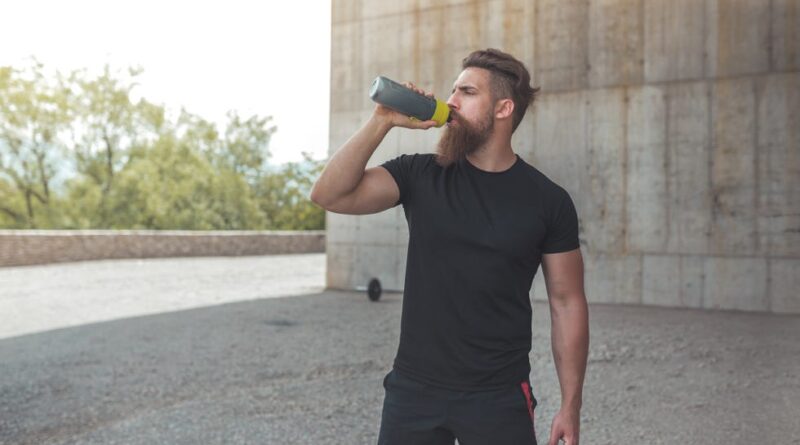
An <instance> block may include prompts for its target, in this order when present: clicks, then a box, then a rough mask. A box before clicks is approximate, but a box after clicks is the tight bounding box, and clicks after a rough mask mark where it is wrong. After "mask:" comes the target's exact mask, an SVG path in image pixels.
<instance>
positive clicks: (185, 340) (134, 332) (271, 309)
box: [0, 255, 800, 445]
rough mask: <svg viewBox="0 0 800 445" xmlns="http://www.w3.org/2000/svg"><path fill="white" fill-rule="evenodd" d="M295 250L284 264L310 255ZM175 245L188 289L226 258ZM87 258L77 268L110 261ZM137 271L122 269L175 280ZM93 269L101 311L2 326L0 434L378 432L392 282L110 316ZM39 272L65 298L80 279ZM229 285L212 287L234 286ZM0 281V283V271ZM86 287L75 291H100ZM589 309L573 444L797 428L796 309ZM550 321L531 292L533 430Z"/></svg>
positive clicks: (799, 365) (113, 439)
mask: <svg viewBox="0 0 800 445" xmlns="http://www.w3.org/2000/svg"><path fill="white" fill-rule="evenodd" d="M297 257H298V258H297V260H298V267H302V266H301V264H305V263H304V262H308V261H309V258H308V257H307V256H301V255H299V256H297ZM251 260H252V261H256V262H258V261H267V262H268V260H269V259H268V257H261V258H252V259H251ZM186 261H187V263H185V264H187V265H190V266H189V267H183V268H186V269H189V270H195V271H197V273H198V274H200V276H198V279H197V280H190V279H187V278H186V277H185V276H184V278H181V281H180V286H177V287H180V288H181V289H182V290H181V292H184V295H204V292H210V291H208V290H202V289H200V288H206V287H208V286H213V281H214V280H213V279H212V278H211V277H213V276H218V275H214V273H215V272H212V270H214V269H215V268H216V267H222V266H220V264H222V263H224V262H222V263H216V266H214V265H213V264H211V263H213V262H214V261H217V260H216V259H209V260H208V261H210V262H211V263H210V264H202V263H204V262H203V260H201V259H194V260H186ZM173 262H177V263H178V266H180V262H181V261H179V260H173ZM99 263H102V264H95V263H86V264H84V265H83V266H82V267H85V268H87V269H85V270H84V271H85V272H91V267H92V264H95V265H96V267H99V268H101V269H103V268H107V267H109V266H108V264H106V263H107V262H99ZM159 264H160V265H161V266H162V267H178V266H168V265H166V264H165V263H159ZM170 264H171V263H170ZM223 265H224V264H223ZM61 267H67V268H68V267H70V266H68V265H59V266H35V267H32V268H30V270H27V271H24V272H25V273H29V274H31V275H29V276H28V277H29V278H31V277H33V278H35V275H36V273H37V271H39V272H38V273H40V274H41V277H40V278H43V279H44V282H48V279H47V278H48V277H52V276H56V277H62V278H63V277H68V275H69V274H68V273H65V272H64V271H62V270H60V269H59V268H61ZM179 268H181V267H179ZM54 269H55V270H54ZM156 269H158V268H156ZM259 269H260V267H253V268H250V269H247V270H259ZM291 270H292V269H289V271H291ZM289 271H287V273H289ZM17 273H19V271H17ZM222 275H225V274H222ZM322 275H323V276H324V272H323V273H322ZM0 277H2V274H0ZM51 279H52V278H51ZM59 279H60V278H59ZM65 279H67V281H69V279H68V278H65ZM162 279H163V280H168V278H166V277H164V278H162ZM315 279H316V278H315ZM142 281H143V282H142V283H133V282H127V281H126V282H125V283H126V285H128V286H139V285H141V286H143V288H144V289H150V290H151V291H152V290H153V289H167V290H166V292H167V293H170V292H171V291H170V289H174V288H176V286H174V283H173V284H169V283H167V282H162V283H161V284H160V285H154V284H152V283H146V281H149V279H148V278H146V277H143V278H142ZM223 282H226V281H224V280H223ZM263 285H264V286H266V287H269V284H268V282H264V283H263ZM30 286H31V287H29V288H28V291H27V292H28V294H29V295H31V298H38V297H37V292H38V291H37V290H36V289H35V288H34V287H35V286H34V285H33V284H31V285H30ZM98 286H99V285H98ZM104 286H106V289H107V291H106V300H107V306H109V307H111V308H112V309H108V308H107V309H105V311H104V313H105V314H106V317H108V321H102V322H95V323H89V324H82V325H79V326H71V327H65V328H59V329H52V330H46V331H42V332H37V333H32V334H26V335H16V336H8V337H7V338H5V339H2V340H0V370H1V371H2V372H0V444H37V445H38V444H42V445H44V444H130V445H136V444H153V443H165V444H193V445H195V444H223V443H224V444H253V443H259V444H261V443H263V444H374V443H375V442H376V438H377V431H378V427H379V423H380V410H381V405H382V401H383V387H382V385H381V381H382V379H383V376H384V375H385V374H386V372H388V371H389V369H390V367H391V361H392V359H393V357H394V353H395V352H396V348H397V339H398V332H399V321H400V309H401V305H402V295H401V294H397V293H390V294H385V295H384V296H383V298H382V299H381V301H379V302H377V303H371V302H369V301H368V300H367V298H366V296H365V295H364V294H363V293H354V292H336V291H323V292H316V293H312V294H307V295H301V296H293V297H289V298H262V299H255V300H253V299H252V296H248V297H247V298H243V299H244V300H247V301H232V302H229V303H225V304H220V305H214V306H207V307H196V308H192V309H184V310H178V311H172V312H164V313H154V314H147V315H140V316H128V317H126V318H119V315H120V312H118V311H117V312H115V310H113V307H114V301H115V300H116V295H117V294H118V293H119V292H122V293H125V292H129V291H131V290H130V289H123V287H122V284H121V283H118V282H115V281H114V280H111V279H107V280H106V282H105V284H104ZM242 286H244V285H242ZM44 287H46V288H47V292H48V293H52V294H54V295H60V298H61V299H63V300H67V301H73V300H74V301H75V304H76V305H77V307H81V306H80V303H81V302H80V295H79V294H77V295H76V294H69V292H66V291H63V290H61V286H56V285H53V286H49V287H47V286H44ZM228 287H230V286H228ZM228 287H225V288H224V289H221V290H218V292H217V294H218V295H221V296H220V297H219V298H222V299H231V298H233V297H231V296H230V295H229V294H230V292H228V290H229V289H228ZM234 287H235V286H234ZM0 289H2V292H3V296H5V295H6V293H7V292H8V289H10V288H8V287H5V285H4V286H3V287H0ZM234 290H235V289H234ZM142 292H143V293H142ZM142 292H140V293H142V298H145V299H150V300H152V298H150V297H148V296H147V295H146V293H147V291H146V290H145V291H142ZM234 293H235V292H234ZM256 293H258V292H256ZM262 293H263V295H265V296H273V293H271V292H270V291H269V290H268V289H264V290H262ZM15 295H17V297H15V298H18V299H19V298H20V297H19V294H15ZM90 295H94V297H92V298H90V299H89V300H90V303H89V304H88V305H86V306H85V307H87V308H98V307H99V306H98V303H97V301H96V297H97V295H96V294H94V293H90ZM3 298H4V297H0V303H2V300H3ZM206 303H208V302H206ZM61 304H62V307H66V305H64V304H63V303H61ZM150 305H151V306H152V303H150ZM7 306H8V305H7ZM7 306H6V307H7ZM123 309H124V310H123V311H122V313H124V312H126V311H129V310H130V307H129V305H123ZM109 314H111V315H109ZM24 315H25V314H24V312H17V313H16V314H15V315H13V316H11V315H9V313H8V312H6V311H5V309H3V311H2V312H0V323H2V324H3V325H6V324H8V323H17V324H18V325H19V324H24V323H21V322H18V321H14V320H12V318H13V317H24ZM112 315H113V316H112ZM590 320H591V353H590V358H589V367H588V370H587V376H586V384H585V387H584V406H583V411H582V425H581V443H582V444H585V445H591V444H618V443H644V444H667V443H670V444H672V443H682V444H755V443H764V442H766V443H780V444H787V443H788V444H800V422H798V421H797V419H798V418H800V377H799V376H798V370H800V343H799V342H798V339H800V316H780V315H768V314H752V313H739V312H722V311H702V310H686V309H680V310H678V309H664V308H647V307H632V306H611V305H592V306H591V307H590ZM549 325H550V320H549V312H548V308H547V305H546V304H543V303H536V304H534V327H533V331H534V348H533V351H532V352H531V363H532V367H533V371H532V373H531V381H532V384H533V389H534V393H535V394H536V397H537V399H538V400H539V402H540V405H539V407H538V408H537V410H536V416H537V429H538V437H539V442H540V443H541V444H546V443H547V435H548V434H549V425H550V421H551V420H552V417H553V415H554V414H555V410H556V409H557V407H558V403H559V393H558V380H557V377H556V374H555V369H554V366H553V362H552V356H551V352H550V341H549V338H550V336H549ZM42 326H44V324H42V323H39V327H40V328H41V327H42Z"/></svg>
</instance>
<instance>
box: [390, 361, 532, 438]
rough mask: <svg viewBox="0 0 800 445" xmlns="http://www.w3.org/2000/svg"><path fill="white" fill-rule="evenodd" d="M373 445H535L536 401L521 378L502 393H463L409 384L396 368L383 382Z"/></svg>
mask: <svg viewBox="0 0 800 445" xmlns="http://www.w3.org/2000/svg"><path fill="white" fill-rule="evenodd" d="M383 387H384V388H385V390H386V395H385V397H384V399H383V413H382V415H381V430H380V434H379V436H378V445H401V444H402V445H434V444H435V445H439V444H441V445H444V444H448V445H453V443H454V441H455V439H458V443H459V445H483V444H486V445H490V444H491V445H505V444H508V445H519V444H533V445H536V430H535V427H534V408H536V404H537V402H536V399H535V398H534V397H533V391H532V389H531V386H530V382H529V381H528V380H527V379H526V380H524V381H521V382H519V383H518V384H517V385H513V386H509V387H508V388H504V389H496V390H486V391H474V392H464V391H455V390H449V389H444V388H440V387H438V386H431V385H427V384H425V383H422V382H419V381H417V380H413V379H411V378H409V377H407V376H405V375H403V374H401V373H400V372H398V371H397V370H396V369H393V370H392V371H390V372H389V373H388V374H387V375H386V377H384V379H383Z"/></svg>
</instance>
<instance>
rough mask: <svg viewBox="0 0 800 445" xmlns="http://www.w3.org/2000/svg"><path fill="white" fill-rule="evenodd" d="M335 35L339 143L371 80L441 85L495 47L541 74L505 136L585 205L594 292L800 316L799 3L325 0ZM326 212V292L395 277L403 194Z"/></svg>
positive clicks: (418, 138) (415, 143)
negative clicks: (358, 209)
mask: <svg viewBox="0 0 800 445" xmlns="http://www.w3.org/2000/svg"><path fill="white" fill-rule="evenodd" d="M332 34H333V36H332V48H331V62H332V70H331V122H330V128H331V134H330V152H331V153H333V152H334V151H335V150H337V149H338V148H339V147H340V146H341V145H342V144H343V143H344V142H345V141H346V140H347V139H348V138H349V137H350V136H351V135H352V134H353V132H355V131H356V130H357V129H358V128H359V127H360V126H361V125H362V124H363V123H364V121H365V120H366V118H367V117H368V116H369V115H370V113H371V111H372V109H373V107H374V104H373V103H372V102H371V101H370V100H369V97H368V96H367V91H368V87H369V84H370V82H371V80H372V79H373V78H374V77H375V76H377V75H379V74H382V75H386V76H388V77H390V78H394V79H397V80H400V81H403V80H413V81H415V83H417V84H418V85H420V86H421V87H423V88H425V89H428V90H431V91H433V92H434V93H435V94H436V95H437V96H439V97H446V95H447V94H448V92H449V91H450V88H451V86H452V82H453V81H454V80H455V78H456V77H457V75H458V73H459V72H460V71H461V69H460V61H461V59H462V58H463V57H464V56H466V55H467V54H468V53H469V52H470V51H471V50H474V49H480V48H486V47H496V48H500V49H502V50H504V51H507V52H510V53H512V54H514V55H515V56H516V57H518V58H519V59H520V60H522V61H523V62H524V63H525V64H526V66H527V67H528V69H529V70H530V71H531V74H532V76H533V79H534V84H535V85H537V86H541V87H542V94H541V96H540V98H539V99H538V100H537V103H536V104H535V106H534V108H533V109H531V110H529V112H528V113H527V115H526V117H525V120H524V121H523V123H522V124H521V125H520V127H519V128H518V129H517V131H516V133H515V134H514V137H513V140H512V145H513V147H514V150H515V151H516V152H517V153H518V154H520V156H522V157H523V158H524V159H525V160H526V161H528V162H529V163H531V164H533V165H535V166H536V167H537V168H539V169H540V170H542V171H543V172H544V173H545V174H547V175H548V176H549V177H551V178H552V179H553V180H555V181H556V182H558V183H559V184H561V185H562V186H564V187H565V188H566V189H567V190H568V191H569V192H570V194H571V195H572V197H573V199H574V200H575V203H576V206H577V208H578V214H579V217H580V239H581V244H582V253H583V256H584V261H585V266H586V275H585V278H586V281H585V288H586V293H587V297H588V299H589V300H590V301H592V302H608V303H632V304H652V305H664V306H677V307H698V308H711V309H737V310H753V311H771V312H793V313H798V312H800V278H798V276H800V0H772V1H769V0H730V1H723V0H603V1H589V0H535V1H534V0H492V1H459V0H450V1H445V0H439V1H436V0H418V1H411V2H380V1H377V0H372V1H370V0H364V1H357V0H333V29H332ZM438 137H439V133H438V132H437V131H436V130H432V131H427V132H421V131H416V132H415V131H409V130H403V129H395V130H392V132H391V133H390V134H389V136H388V137H387V138H386V139H385V140H384V142H383V144H382V145H381V146H380V147H379V148H378V150H377V151H376V153H375V155H374V156H373V158H372V159H371V160H370V162H369V164H368V167H371V166H374V165H378V164H379V163H381V162H383V161H384V160H386V159H389V158H391V157H394V156H397V155H399V154H400V153H414V152H432V151H434V147H435V143H436V140H437V139H438ZM327 218H328V220H327V223H328V224H327V232H328V238H327V252H328V285H329V286H330V287H334V288H353V287H354V286H357V285H363V284H365V283H366V281H367V279H368V278H369V277H371V276H377V277H378V278H380V279H381V280H382V281H383V283H384V287H386V288H390V289H400V288H402V284H403V278H404V275H405V270H404V267H405V253H406V243H407V240H408V231H407V227H406V223H405V220H404V218H403V213H402V209H401V208H400V207H398V208H394V209H391V210H388V211H386V212H383V213H380V214H377V215H365V216H346V215H337V214H333V213H330V212H328V214H327ZM532 295H533V297H534V298H535V299H546V298H547V295H546V293H545V289H544V283H543V280H542V277H541V271H540V273H539V274H537V277H536V279H535V282H534V286H533V289H532Z"/></svg>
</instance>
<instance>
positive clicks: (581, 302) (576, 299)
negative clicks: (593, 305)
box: [548, 291, 588, 311]
mask: <svg viewBox="0 0 800 445" xmlns="http://www.w3.org/2000/svg"><path fill="white" fill-rule="evenodd" d="M548 297H549V298H548V299H549V300H550V306H551V307H552V308H553V310H562V309H563V310H567V311H570V310H574V309H575V308H578V309H581V308H585V307H586V306H587V305H588V304H587V302H586V294H585V293H583V292H578V291H574V292H553V293H550V294H548Z"/></svg>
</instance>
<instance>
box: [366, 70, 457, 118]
mask: <svg viewBox="0 0 800 445" xmlns="http://www.w3.org/2000/svg"><path fill="white" fill-rule="evenodd" d="M369 97H370V98H371V99H372V100H373V101H375V102H377V103H379V104H381V105H383V106H386V107H389V108H391V109H392V110H395V111H397V112H399V113H402V114H405V115H407V116H409V117H411V118H412V119H417V120H421V121H427V120H434V121H436V126H437V127H441V126H442V125H444V124H446V123H447V122H449V121H450V107H448V106H447V104H446V103H444V102H442V101H441V100H439V99H434V98H430V97H428V96H425V95H423V94H419V93H417V92H416V91H414V90H412V89H411V88H408V87H406V86H404V85H402V84H399V83H397V82H395V81H394V80H392V79H389V78H386V77H384V76H378V77H376V78H375V80H373V81H372V86H370V88H369Z"/></svg>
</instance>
